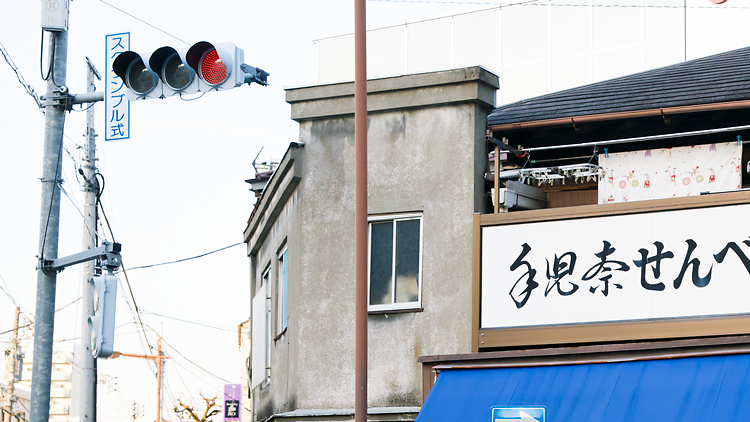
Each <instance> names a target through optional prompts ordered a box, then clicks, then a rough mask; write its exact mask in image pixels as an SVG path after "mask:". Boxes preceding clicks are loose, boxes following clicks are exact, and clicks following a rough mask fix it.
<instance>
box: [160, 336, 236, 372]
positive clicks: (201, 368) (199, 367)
mask: <svg viewBox="0 0 750 422" xmlns="http://www.w3.org/2000/svg"><path fill="white" fill-rule="evenodd" d="M161 340H162V341H163V342H164V344H166V345H167V346H169V347H170V348H172V350H173V351H174V352H175V353H177V354H178V355H180V356H182V358H183V359H185V360H186V361H188V362H190V363H191V364H192V365H194V366H195V367H196V368H198V369H200V370H201V371H203V372H205V373H207V374H208V375H211V376H212V377H214V378H216V379H219V380H221V381H224V382H225V383H227V384H229V383H230V382H229V381H228V380H225V379H224V378H222V377H220V376H218V375H216V374H214V373H212V372H210V371H209V370H207V369H205V368H203V367H202V366H200V365H198V364H197V363H195V362H193V361H192V360H190V359H188V358H187V357H185V355H183V354H182V353H180V351H179V350H177V349H175V347H174V346H172V345H171V344H169V343H168V342H167V341H166V340H164V338H163V337H162V339H161Z"/></svg>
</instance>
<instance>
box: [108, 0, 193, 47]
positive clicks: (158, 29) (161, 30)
mask: <svg viewBox="0 0 750 422" xmlns="http://www.w3.org/2000/svg"><path fill="white" fill-rule="evenodd" d="M99 1H100V2H101V3H104V4H106V5H107V6H109V7H111V8H113V9H115V10H117V11H118V12H120V13H124V14H126V15H128V16H130V17H131V18H133V19H135V20H137V21H139V22H141V23H144V24H146V25H148V26H150V27H152V28H154V29H156V30H157V31H159V32H163V33H164V34H167V35H169V36H170V37H172V38H174V39H176V40H177V41H180V42H183V43H185V44H187V45H190V43H189V42H187V41H185V40H182V39H180V38H177V37H175V36H174V35H172V34H170V33H169V32H167V31H165V30H163V29H161V28H158V27H156V26H154V25H151V24H150V23H148V22H146V21H144V20H143V19H141V18H139V17H137V16H133V15H131V14H130V13H128V12H126V11H124V10H122V9H120V8H117V7H115V6H113V5H111V4H109V3H107V2H106V1H104V0H99Z"/></svg>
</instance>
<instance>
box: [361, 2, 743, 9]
mask: <svg viewBox="0 0 750 422" xmlns="http://www.w3.org/2000/svg"><path fill="white" fill-rule="evenodd" d="M365 1H368V2H377V3H419V4H458V5H462V4H465V5H467V6H473V5H486V6H498V7H509V6H554V7H608V8H639V9H686V8H687V9H713V10H720V9H750V7H747V6H719V7H716V6H687V7H686V6H673V5H656V4H646V5H640V4H574V3H540V2H533V1H532V2H524V3H500V2H476V1H475V2H470V1H465V2H464V1H445V0H365Z"/></svg>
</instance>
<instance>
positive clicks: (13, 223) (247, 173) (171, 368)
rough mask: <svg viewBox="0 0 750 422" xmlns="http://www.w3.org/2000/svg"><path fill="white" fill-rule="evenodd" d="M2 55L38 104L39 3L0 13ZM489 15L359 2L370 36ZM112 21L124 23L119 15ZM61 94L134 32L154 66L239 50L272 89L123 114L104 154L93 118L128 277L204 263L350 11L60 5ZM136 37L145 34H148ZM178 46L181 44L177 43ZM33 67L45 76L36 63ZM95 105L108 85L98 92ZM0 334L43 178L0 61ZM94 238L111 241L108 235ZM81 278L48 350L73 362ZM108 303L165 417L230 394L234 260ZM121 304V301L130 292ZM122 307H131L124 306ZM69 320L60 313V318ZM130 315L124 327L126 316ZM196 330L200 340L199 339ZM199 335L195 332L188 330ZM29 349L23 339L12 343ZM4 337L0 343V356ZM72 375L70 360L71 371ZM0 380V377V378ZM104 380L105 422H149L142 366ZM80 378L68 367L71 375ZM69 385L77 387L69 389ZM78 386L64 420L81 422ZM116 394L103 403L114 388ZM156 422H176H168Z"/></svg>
mask: <svg viewBox="0 0 750 422" xmlns="http://www.w3.org/2000/svg"><path fill="white" fill-rule="evenodd" d="M0 7H2V12H0V43H2V45H3V47H4V48H5V50H6V51H7V53H8V54H9V56H10V58H11V59H12V61H13V62H14V63H15V66H17V68H18V72H19V74H20V75H21V76H22V77H23V79H25V81H26V82H27V83H28V84H29V85H31V86H33V87H34V89H35V91H36V92H37V93H38V94H39V95H42V94H44V92H45V90H46V85H45V83H44V82H43V81H42V76H41V73H42V66H43V65H46V63H47V59H46V54H47V53H48V50H47V43H46V36H45V38H44V39H45V42H42V30H41V27H40V20H41V9H40V3H39V2H33V1H24V2H20V1H13V2H10V1H8V2H4V3H3V4H2V6H0ZM487 7H489V6H488V5H487V4H476V3H474V4H471V2H466V3H463V4H462V3H461V2H460V1H456V2H450V3H413V2H399V1H369V2H368V3H367V17H368V22H367V26H368V28H370V29H372V28H380V27H386V26H390V25H396V24H401V23H404V22H414V21H419V20H424V19H429V18H435V17H441V16H447V15H450V14H455V13H463V12H468V11H473V10H479V9H482V8H487ZM117 9H120V10H117ZM69 22H70V26H69V51H68V70H67V83H66V84H67V86H68V87H69V88H70V92H71V93H73V94H77V93H83V92H85V91H86V60H85V58H86V57H89V58H90V59H91V60H92V62H93V63H94V65H95V66H96V67H97V69H98V70H99V72H100V73H104V71H105V61H104V51H105V47H104V40H105V35H107V34H115V33H121V32H130V38H131V49H133V50H138V51H152V50H154V49H156V48H158V47H161V46H164V45H171V46H174V47H178V48H179V47H187V44H185V43H184V42H182V41H179V40H185V41H187V42H189V43H193V42H197V41H204V40H205V41H211V42H234V43H235V44H236V45H237V46H238V47H240V48H242V49H244V52H245V62H246V63H247V64H249V65H251V66H257V67H260V68H262V69H264V70H266V71H267V72H269V73H270V77H269V79H268V80H269V82H270V86H268V87H261V86H258V85H251V86H247V85H245V86H243V87H241V88H237V89H234V90H231V91H227V92H218V93H210V94H207V95H205V96H204V97H202V98H201V99H199V100H197V101H181V100H180V99H177V98H171V99H166V100H156V99H155V100H149V101H139V102H134V103H132V104H131V108H130V110H131V111H130V113H131V129H130V131H131V137H130V139H129V140H123V141H110V142H104V139H103V138H104V136H103V134H104V118H103V116H104V111H103V105H102V103H97V104H96V105H95V106H94V109H95V113H96V117H95V118H96V131H97V133H98V134H100V137H99V138H98V140H97V148H98V159H99V160H98V162H97V166H98V168H99V172H100V173H101V174H102V175H103V176H104V180H105V187H104V193H103V196H102V203H103V206H104V210H105V212H106V216H107V219H108V221H109V224H110V225H111V230H112V233H113V234H114V239H115V240H116V241H117V242H119V243H121V244H122V256H123V265H124V267H125V268H126V269H127V268H135V267H139V266H144V265H150V264H158V263H164V262H171V261H176V260H181V259H184V258H189V257H194V256H197V255H202V254H205V253H207V252H211V251H215V250H218V249H222V248H225V247H228V246H231V245H235V244H237V243H241V242H242V233H243V231H244V228H245V226H246V223H247V220H248V218H249V216H250V213H251V211H252V205H253V203H254V201H255V198H254V195H253V193H252V192H250V191H249V190H248V188H249V185H248V184H246V183H245V182H244V181H245V180H246V179H250V178H252V177H253V176H254V175H255V171H254V169H253V167H252V165H251V162H252V161H253V158H254V157H255V156H256V155H257V154H258V153H259V152H260V151H261V148H263V150H262V152H261V153H260V156H259V158H258V161H259V162H261V161H268V160H276V161H278V159H280V158H281V157H282V155H283V153H284V151H285V150H286V148H287V146H288V145H289V143H290V142H294V141H296V140H297V138H298V125H297V123H295V122H294V121H292V120H291V119H290V118H289V116H290V107H289V105H288V104H287V103H286V102H285V100H284V88H285V87H297V86H305V85H311V84H314V83H315V44H314V43H313V40H315V39H321V38H325V37H329V36H335V35H341V34H347V33H352V32H353V31H354V11H353V1H351V0H288V1H268V2H260V1H254V0H253V1H229V0H213V1H211V2H156V1H145V0H129V1H124V0H108V1H107V2H106V3H105V2H104V1H101V0H74V1H71V2H70V20H69ZM144 22H146V23H144ZM178 39H179V40H178ZM42 57H44V58H43V59H42V60H41V61H40V58H42ZM97 87H98V90H102V91H103V89H104V83H103V82H98V83H97ZM0 89H2V92H3V94H4V101H3V102H0V147H1V148H0V204H2V207H1V208H0V209H1V210H2V211H1V212H0V217H1V218H0V332H3V331H6V330H8V329H11V328H12V323H13V322H12V319H13V309H14V307H15V306H16V305H18V306H19V307H20V308H21V312H22V318H21V321H22V325H23V324H24V322H25V321H28V320H29V319H32V318H33V315H34V313H35V294H36V270H35V266H36V263H37V262H36V258H35V255H36V254H37V250H38V247H39V245H38V237H39V219H40V214H41V212H42V211H41V209H42V206H41V204H40V202H41V199H40V194H41V183H40V181H39V178H40V177H41V173H42V147H43V139H44V130H43V129H44V116H43V115H42V113H41V112H40V111H39V109H38V108H37V106H36V104H35V102H34V100H33V99H32V98H31V97H30V96H29V95H28V94H27V93H26V91H25V90H24V88H23V86H22V85H21V84H20V83H19V82H18V79H17V76H16V74H15V73H14V72H13V70H12V69H11V66H10V65H8V64H7V63H5V62H4V61H2V60H0ZM85 125H86V113H85V112H82V111H80V107H76V111H75V112H70V113H67V115H66V121H65V137H64V147H65V152H64V156H63V174H62V177H63V179H64V183H63V185H62V186H63V189H64V191H65V196H63V197H62V198H61V224H60V243H59V253H58V256H59V257H63V256H67V255H71V254H74V253H77V252H79V251H80V250H81V245H82V235H83V223H82V221H83V220H82V217H81V214H80V210H81V209H82V206H83V202H84V201H83V195H82V192H81V186H80V184H79V180H77V178H76V173H77V168H78V167H79V166H80V165H81V157H82V154H83V149H82V148H81V147H82V145H83V142H84V138H83V134H84V133H85ZM100 234H102V236H105V237H106V238H107V239H109V240H112V236H111V235H110V233H109V228H107V226H106V225H105V226H104V228H103V229H102V228H100ZM80 277H81V275H80V267H70V268H67V269H66V270H65V271H63V272H62V273H60V274H59V275H58V276H57V298H56V308H58V309H60V310H59V311H58V312H57V313H56V319H55V340H56V344H58V345H59V346H60V347H61V348H62V349H64V350H69V351H73V350H74V349H75V348H76V347H77V344H78V341H77V340H75V339H76V338H77V337H78V336H79V335H80V332H81V328H80V325H81V323H80V316H79V313H80V301H79V300H78V298H79V297H80V292H81V286H80V284H81V281H80ZM119 278H120V294H119V295H118V303H117V324H116V325H117V327H118V328H117V330H116V338H115V350H118V351H121V352H129V353H139V354H144V353H150V352H149V351H148V349H147V347H148V346H146V343H145V341H144V336H143V334H142V331H145V332H146V336H147V338H148V343H149V344H150V345H152V346H155V345H156V339H157V337H158V336H159V335H161V336H162V337H163V339H164V341H165V345H164V347H165V350H166V354H167V355H168V356H170V357H171V359H170V360H169V361H168V362H167V364H166V381H165V388H166V393H165V395H166V398H165V400H164V403H165V404H164V408H165V409H167V410H169V409H172V408H173V407H174V403H176V401H177V400H178V399H180V400H182V401H183V402H191V401H194V400H196V399H197V401H196V403H198V402H200V396H199V395H200V394H203V395H205V396H208V397H213V396H218V395H219V392H220V391H221V389H222V386H223V384H224V383H227V382H228V383H237V382H239V374H240V371H241V368H242V364H243V360H244V357H241V356H240V354H239V350H238V334H237V326H238V324H240V323H241V322H243V321H245V320H247V319H248V318H249V313H250V297H249V260H248V258H247V256H246V251H245V246H244V244H240V245H238V246H233V247H230V248H228V249H225V250H223V251H220V252H216V253H213V254H210V255H207V256H204V257H201V258H197V259H193V260H188V261H184V262H181V263H176V264H170V265H162V266H156V267H151V268H144V269H133V270H132V271H129V272H128V281H129V287H128V283H126V280H125V278H124V277H123V276H122V274H120V275H119ZM130 289H132V297H131V295H130V292H129V290H130ZM133 298H134V299H135V304H133ZM66 305H67V306H66ZM136 305H137V307H138V309H140V311H141V320H142V322H143V328H141V326H140V324H136V323H135V317H134V315H135V314H134V311H133V309H134V308H135V306H136ZM196 323H197V324H196ZM198 324H202V325H198ZM22 334H23V335H24V336H25V338H26V340H24V342H25V343H27V344H29V345H30V344H31V342H32V340H31V339H32V338H33V333H32V332H31V331H28V330H26V331H23V332H22ZM9 339H10V336H9V334H7V333H6V334H2V335H0V349H5V348H6V347H7V344H8V341H9ZM76 359H77V358H76ZM2 366H4V365H1V366H0V373H1V372H2ZM98 367H99V373H100V375H102V374H104V375H106V376H109V377H116V379H117V381H116V382H117V387H116V391H114V392H107V390H108V389H107V388H102V387H100V388H99V397H98V400H99V414H98V417H99V418H100V420H102V421H125V420H130V418H131V417H130V406H131V403H132V402H133V401H136V402H137V403H139V404H143V405H144V411H145V416H146V418H148V419H149V420H153V419H154V417H155V413H156V397H155V396H156V394H155V393H156V381H155V377H154V372H153V371H154V370H153V365H151V364H150V363H147V362H146V361H144V360H140V359H133V358H119V359H116V360H99V366H98ZM77 372H78V368H77V367H76V365H75V364H74V373H77ZM74 380H75V375H74ZM76 389H77V386H74V391H73V395H74V398H73V403H72V409H71V416H74V417H75V416H77V408H78V403H77V401H78V399H77V397H76V396H77V393H76V391H75V390H76ZM110 390H111V388H110ZM164 417H165V419H168V420H177V418H176V417H174V415H173V414H172V413H171V412H169V413H167V414H166V415H164Z"/></svg>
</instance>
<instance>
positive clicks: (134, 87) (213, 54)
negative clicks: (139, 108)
mask: <svg viewBox="0 0 750 422" xmlns="http://www.w3.org/2000/svg"><path fill="white" fill-rule="evenodd" d="M243 61H244V52H243V51H242V49H241V48H238V47H237V46H235V45H234V44H233V43H218V44H212V43H210V42H207V41H201V42H198V43H195V44H193V45H192V46H191V47H190V48H188V49H176V48H173V47H169V46H165V47H160V48H158V49H157V50H155V51H154V52H153V53H151V54H148V55H142V54H139V53H136V52H134V51H125V52H123V53H120V55H118V56H117V58H116V59H115V60H114V63H113V65H112V70H113V71H114V72H115V74H116V75H117V76H118V77H119V78H120V79H121V80H122V81H123V83H124V85H125V87H126V88H127V93H128V99H130V100H145V99H150V98H166V97H172V96H175V95H182V94H193V93H196V92H210V91H223V90H228V89H233V88H236V87H239V86H242V85H243V84H245V83H247V84H250V83H252V82H255V83H257V84H260V85H264V86H265V85H268V82H267V78H268V75H269V74H268V72H265V71H263V70H262V69H258V68H255V67H252V66H248V65H247V64H244V63H242V62H243Z"/></svg>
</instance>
